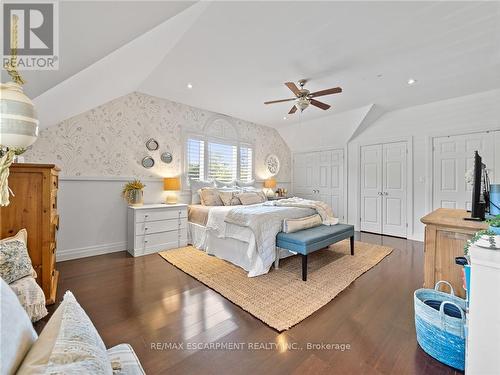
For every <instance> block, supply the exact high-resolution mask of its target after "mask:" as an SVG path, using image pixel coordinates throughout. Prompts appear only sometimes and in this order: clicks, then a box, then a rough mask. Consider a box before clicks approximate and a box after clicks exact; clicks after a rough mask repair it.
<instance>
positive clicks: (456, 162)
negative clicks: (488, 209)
mask: <svg viewBox="0 0 500 375" xmlns="http://www.w3.org/2000/svg"><path fill="white" fill-rule="evenodd" d="M494 147H495V144H494V135H493V133H486V132H484V133H472V134H464V135H455V136H450V137H439V138H434V140H433V167H434V168H433V169H434V173H433V208H434V209H436V208H440V207H445V208H461V209H467V210H470V209H471V202H472V191H471V186H469V185H467V183H466V182H465V173H466V171H467V170H468V169H470V168H472V167H473V162H474V151H478V152H479V155H481V157H482V158H483V163H485V164H486V165H487V167H488V170H489V173H490V179H491V180H492V181H493V180H494V179H493V177H494V176H493V171H494V170H495V166H494V161H495V158H494V153H495V149H494Z"/></svg>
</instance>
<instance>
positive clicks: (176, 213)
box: [127, 204, 187, 257]
mask: <svg viewBox="0 0 500 375" xmlns="http://www.w3.org/2000/svg"><path fill="white" fill-rule="evenodd" d="M186 245H187V204H145V205H143V206H140V207H129V208H128V212H127V250H128V252H129V253H130V254H132V255H133V256H135V257H136V256H141V255H146V254H151V253H156V252H158V251H163V250H168V249H174V248H178V247H183V246H186Z"/></svg>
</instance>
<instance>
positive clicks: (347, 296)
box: [36, 233, 457, 375]
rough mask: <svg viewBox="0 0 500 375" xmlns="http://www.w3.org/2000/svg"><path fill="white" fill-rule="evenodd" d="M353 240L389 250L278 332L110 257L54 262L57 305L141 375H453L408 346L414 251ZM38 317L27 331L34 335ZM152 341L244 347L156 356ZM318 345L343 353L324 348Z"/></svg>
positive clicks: (177, 278) (163, 271)
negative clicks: (82, 315) (72, 311)
mask: <svg viewBox="0 0 500 375" xmlns="http://www.w3.org/2000/svg"><path fill="white" fill-rule="evenodd" d="M356 239H357V240H361V241H364V242H369V243H375V244H380V245H384V246H391V247H393V248H394V249H395V250H394V251H393V253H392V254H391V255H390V256H388V257H387V258H385V259H384V260H383V261H382V262H380V263H379V264H378V265H376V266H375V267H374V268H372V269H371V270H369V271H368V272H366V273H365V274H363V275H362V276H361V277H360V278H358V279H357V280H355V281H354V282H353V283H352V284H351V285H350V286H349V287H348V288H346V290H344V291H343V292H341V293H340V294H339V295H338V296H337V297H336V298H335V299H334V300H333V301H331V302H330V303H328V304H327V305H326V306H324V307H322V308H321V309H319V310H318V311H317V312H316V313H314V314H313V315H311V316H309V317H308V318H306V319H305V320H304V321H303V322H301V323H299V324H298V325H296V326H295V327H292V328H291V329H290V330H289V331H286V332H283V333H281V334H280V333H278V332H276V331H275V330H273V329H272V328H270V327H268V326H267V325H265V324H264V323H262V322H261V321H259V320H258V319H256V318H255V317H253V316H252V315H250V314H249V313H247V312H245V311H243V310H242V309H241V308H239V307H238V306H236V305H234V304H233V303H231V302H230V301H228V300H226V299H225V298H224V297H222V296H221V295H219V294H218V293H216V292H215V291H213V290H211V289H209V288H207V287H206V286H204V285H203V284H201V283H199V282H198V281H197V280H195V279H194V278H192V277H190V276H189V275H187V274H185V273H184V272H182V271H180V270H178V269H177V268H175V267H174V266H172V265H171V264H169V263H167V262H165V260H164V259H162V258H161V257H160V256H158V255H156V254H153V255H148V256H144V257H139V258H133V257H131V256H130V255H128V254H127V253H126V252H117V253H113V254H106V255H102V256H96V257H90V258H84V259H78V260H72V261H66V262H60V263H58V268H59V270H60V282H59V288H58V296H57V300H58V301H61V300H62V297H63V294H64V291H66V290H71V291H72V292H73V293H74V294H75V296H76V298H77V299H78V301H79V302H80V304H81V305H82V306H83V307H84V308H85V310H86V311H87V314H88V315H89V316H90V318H91V319H92V321H93V322H94V325H95V326H96V328H97V329H98V330H99V332H100V334H101V335H102V337H103V340H104V342H105V344H106V345H107V346H108V347H110V346H113V345H117V344H119V343H122V342H128V343H130V344H131V345H132V346H133V347H134V349H135V351H136V352H137V355H138V357H139V358H140V360H141V362H142V364H143V366H144V368H145V370H146V372H147V373H148V374H166V373H168V374H217V375H219V374H248V373H255V374H264V373H265V374H294V375H295V374H297V375H299V374H301V375H302V374H455V373H457V372H456V371H455V370H453V369H451V368H449V367H447V366H445V365H442V364H441V363H439V362H437V361H435V360H434V359H432V358H431V357H429V356H428V355H427V354H425V353H424V352H423V351H422V350H421V349H420V348H419V347H418V344H417V342H416V338H415V326H414V316H413V292H414V290H415V289H418V288H419V287H421V285H422V283H423V246H422V244H421V243H418V242H414V241H407V240H403V239H399V238H394V237H387V236H379V235H374V234H366V233H361V234H360V233H356ZM56 307H57V304H55V305H54V306H51V307H50V308H49V311H50V312H53V311H54V309H55V308H56ZM48 318H49V317H47V318H45V319H43V320H42V321H41V322H39V323H37V324H36V329H37V331H40V330H41V329H42V328H43V326H44V324H45V323H46V322H47V320H48ZM158 343H165V344H167V345H171V346H172V345H174V344H176V343H177V344H181V345H184V346H186V345H187V344H188V343H191V344H196V343H198V344H200V343H201V344H203V343H217V344H219V345H226V346H227V345H230V344H231V343H233V345H234V344H237V343H242V344H243V345H244V347H243V349H238V350H222V349H213V348H212V349H207V348H205V349H204V348H199V347H198V348H191V349H189V350H188V349H187V348H186V347H184V349H180V348H173V347H171V348H170V349H168V348H163V349H158V348H157V347H156V346H155V345H156V344H158ZM321 343H323V344H348V345H350V347H349V349H348V350H346V349H345V346H344V347H343V348H344V350H341V349H339V348H337V349H332V348H327V349H325V348H321V347H318V346H317V345H318V344H321ZM266 344H275V346H274V347H272V348H271V349H269V348H263V347H262V345H264V346H265V345H266ZM312 344H315V345H316V346H312ZM251 345H253V348H250V347H249V346H251ZM259 345H261V347H260V349H257V347H258V346H259ZM308 345H309V346H308Z"/></svg>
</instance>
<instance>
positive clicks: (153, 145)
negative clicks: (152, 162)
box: [146, 138, 160, 151]
mask: <svg viewBox="0 0 500 375" xmlns="http://www.w3.org/2000/svg"><path fill="white" fill-rule="evenodd" d="M158 147H160V145H159V144H158V142H157V141H156V140H155V139H153V138H150V139H148V141H147V142H146V148H147V149H148V150H149V151H156V150H158Z"/></svg>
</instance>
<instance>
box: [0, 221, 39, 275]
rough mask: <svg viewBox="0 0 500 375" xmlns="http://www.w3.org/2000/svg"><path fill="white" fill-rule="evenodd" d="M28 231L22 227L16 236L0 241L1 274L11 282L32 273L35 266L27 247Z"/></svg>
mask: <svg viewBox="0 0 500 375" xmlns="http://www.w3.org/2000/svg"><path fill="white" fill-rule="evenodd" d="M27 238H28V232H26V229H21V230H20V231H19V232H18V233H17V234H16V235H15V236H14V237H9V238H6V239H4V240H1V241H0V276H1V277H2V279H4V280H5V282H6V283H8V284H10V283H12V282H14V281H16V280H19V279H21V278H23V277H25V276H29V275H31V272H32V269H33V266H32V265H31V259H30V256H29V254H28V249H27V248H26V242H27Z"/></svg>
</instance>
